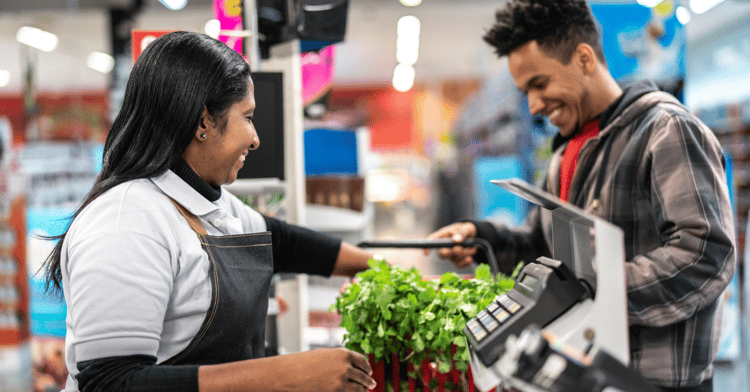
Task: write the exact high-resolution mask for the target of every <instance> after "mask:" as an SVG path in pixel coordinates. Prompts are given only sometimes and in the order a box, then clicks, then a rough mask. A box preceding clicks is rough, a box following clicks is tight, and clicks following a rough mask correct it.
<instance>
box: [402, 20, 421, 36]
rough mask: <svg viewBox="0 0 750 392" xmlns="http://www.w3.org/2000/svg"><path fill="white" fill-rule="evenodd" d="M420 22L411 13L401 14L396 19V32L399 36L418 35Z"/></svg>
mask: <svg viewBox="0 0 750 392" xmlns="http://www.w3.org/2000/svg"><path fill="white" fill-rule="evenodd" d="M419 29H420V22H419V18H417V17H416V16H412V15H407V16H402V17H401V19H399V20H398V27H396V34H397V35H398V36H399V37H419Z"/></svg>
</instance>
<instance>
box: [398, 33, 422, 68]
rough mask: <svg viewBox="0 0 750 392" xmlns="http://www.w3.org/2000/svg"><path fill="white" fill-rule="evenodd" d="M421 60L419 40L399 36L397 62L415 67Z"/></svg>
mask: <svg viewBox="0 0 750 392" xmlns="http://www.w3.org/2000/svg"><path fill="white" fill-rule="evenodd" d="M417 58H419V38H417V37H403V36H399V37H398V39H397V40H396V60H398V62H399V63H402V64H409V65H414V63H416V62H417Z"/></svg>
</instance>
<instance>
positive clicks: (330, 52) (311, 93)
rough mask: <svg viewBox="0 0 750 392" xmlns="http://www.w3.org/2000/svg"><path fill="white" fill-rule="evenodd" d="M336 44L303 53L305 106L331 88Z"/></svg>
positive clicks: (303, 95)
mask: <svg viewBox="0 0 750 392" xmlns="http://www.w3.org/2000/svg"><path fill="white" fill-rule="evenodd" d="M335 57H336V46H335V45H329V46H326V47H325V48H323V49H321V50H320V51H319V52H305V53H302V60H301V61H302V101H303V104H304V105H305V106H307V105H309V104H311V103H313V102H315V101H317V100H318V99H320V97H322V96H323V95H325V93H326V92H328V90H330V89H331V85H332V84H333V65H334V58H335Z"/></svg>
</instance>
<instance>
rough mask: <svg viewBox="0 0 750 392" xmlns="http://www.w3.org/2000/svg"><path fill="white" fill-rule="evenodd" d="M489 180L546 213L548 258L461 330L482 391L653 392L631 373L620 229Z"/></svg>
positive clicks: (514, 184)
mask: <svg viewBox="0 0 750 392" xmlns="http://www.w3.org/2000/svg"><path fill="white" fill-rule="evenodd" d="M492 182H493V183H494V184H496V185H498V186H500V187H502V188H505V189H507V190H508V191H510V192H512V193H514V194H516V195H518V196H520V197H523V198H525V199H526V200H528V201H530V202H532V203H534V204H536V205H538V206H540V207H541V208H542V211H541V212H542V219H543V220H548V221H549V222H551V227H552V231H551V232H549V233H547V235H549V236H550V237H549V238H550V239H551V244H552V246H551V251H552V257H551V258H547V257H541V258H539V259H537V260H534V261H532V262H530V263H528V264H527V265H526V266H525V267H524V268H523V270H522V271H521V273H520V274H519V275H518V277H517V278H516V281H515V285H514V287H513V289H512V290H510V291H509V292H508V293H506V294H503V295H500V296H498V297H497V298H496V299H495V301H493V302H492V303H491V304H490V305H489V306H487V307H486V308H485V309H484V310H482V311H481V312H479V313H478V314H477V316H476V317H474V318H473V319H471V320H469V321H468V322H467V324H466V326H465V327H464V333H465V334H466V337H467V341H468V343H469V348H470V356H471V361H470V363H471V368H472V373H473V375H474V382H475V383H476V384H477V386H478V387H479V388H480V390H482V391H487V390H490V389H492V388H495V387H497V386H499V385H502V386H504V387H512V388H513V389H516V390H519V391H539V390H542V391H547V390H549V391H555V390H567V389H569V388H572V387H575V390H580V391H600V390H603V389H605V388H608V387H611V388H615V389H619V390H623V391H629V390H632V391H655V390H656V389H654V388H653V387H652V386H650V385H649V384H647V383H646V382H645V381H644V380H643V379H642V378H640V376H638V375H637V374H635V373H634V372H633V371H632V370H630V369H628V368H627V364H628V361H629V344H628V321H627V300H626V288H625V273H624V262H625V250H624V244H623V233H622V230H620V229H619V228H618V227H616V226H615V225H613V224H611V223H609V222H607V221H605V220H603V219H601V218H598V217H596V216H594V215H592V214H589V213H587V212H585V211H583V210H581V209H580V208H577V207H575V206H572V205H570V204H567V203H565V202H563V201H561V200H560V199H558V198H556V197H554V196H553V195H551V194H549V193H547V192H544V191H543V190H541V189H539V188H537V187H535V186H533V185H531V184H528V183H526V182H524V181H522V180H518V179H509V180H495V181H492ZM542 336H546V337H550V336H554V339H547V338H542ZM573 352H575V353H579V355H578V357H576V356H575V355H571V354H570V353H573ZM581 358H583V359H581Z"/></svg>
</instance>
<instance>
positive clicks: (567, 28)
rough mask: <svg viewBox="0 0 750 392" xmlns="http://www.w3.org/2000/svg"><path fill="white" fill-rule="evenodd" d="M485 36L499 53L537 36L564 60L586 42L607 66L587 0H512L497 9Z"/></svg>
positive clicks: (539, 41)
mask: <svg viewBox="0 0 750 392" xmlns="http://www.w3.org/2000/svg"><path fill="white" fill-rule="evenodd" d="M484 40H485V42H487V43H488V44H490V45H492V46H493V47H494V48H495V52H496V53H497V55H498V56H500V57H502V56H507V55H508V53H510V52H512V51H513V50H515V49H517V48H518V47H520V46H523V45H524V44H525V43H527V42H529V41H533V40H536V41H537V43H538V44H539V46H540V48H541V49H542V50H543V51H545V52H546V53H547V54H549V55H551V56H553V57H555V58H557V59H558V60H560V62H562V63H563V64H568V63H569V62H570V60H571V58H572V57H573V53H574V52H575V49H576V47H577V46H578V44H580V43H587V44H589V45H590V46H591V47H592V48H593V49H594V52H595V53H596V57H597V58H599V61H601V62H602V64H604V65H605V66H606V61H605V59H604V51H603V49H602V44H601V42H600V40H599V31H598V30H597V26H596V21H595V20H594V16H593V15H592V14H591V9H590V8H589V6H588V4H586V1H585V0H511V1H509V2H508V3H506V4H505V7H504V8H501V9H499V10H498V11H497V13H496V14H495V24H494V25H493V26H492V27H491V28H490V30H489V31H488V32H487V33H486V34H485V36H484Z"/></svg>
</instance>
